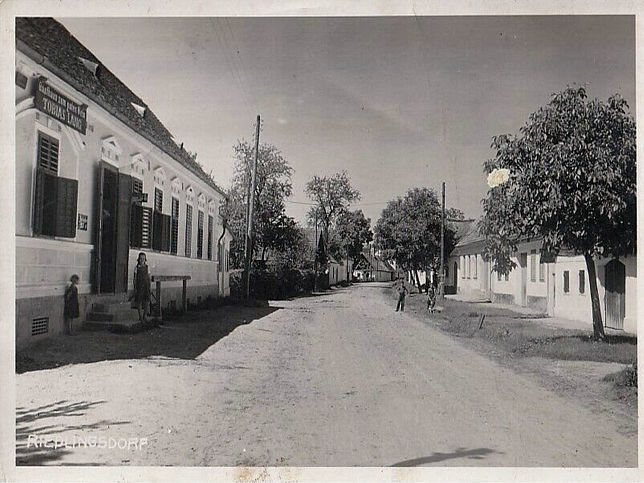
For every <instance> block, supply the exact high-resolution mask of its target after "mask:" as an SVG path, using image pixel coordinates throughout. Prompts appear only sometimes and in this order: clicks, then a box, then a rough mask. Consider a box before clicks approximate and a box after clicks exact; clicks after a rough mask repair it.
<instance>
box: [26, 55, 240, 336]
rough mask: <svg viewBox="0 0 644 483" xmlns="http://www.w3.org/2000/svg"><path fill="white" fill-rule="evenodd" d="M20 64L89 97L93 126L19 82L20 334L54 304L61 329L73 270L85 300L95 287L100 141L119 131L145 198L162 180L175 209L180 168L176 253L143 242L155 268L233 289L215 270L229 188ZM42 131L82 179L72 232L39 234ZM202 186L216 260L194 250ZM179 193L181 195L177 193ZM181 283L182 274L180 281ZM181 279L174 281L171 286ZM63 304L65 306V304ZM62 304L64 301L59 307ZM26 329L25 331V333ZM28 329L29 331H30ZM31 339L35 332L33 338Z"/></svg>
mask: <svg viewBox="0 0 644 483" xmlns="http://www.w3.org/2000/svg"><path fill="white" fill-rule="evenodd" d="M16 68H17V69H18V70H20V71H21V72H22V73H24V74H25V75H27V76H32V75H33V74H38V75H44V76H45V77H47V78H48V81H49V83H50V84H51V85H52V86H53V87H54V88H56V89H57V90H59V91H61V92H62V93H63V94H65V95H66V96H68V97H70V98H72V99H75V100H76V101H78V102H82V103H85V104H87V105H88V110H87V124H88V129H87V132H86V134H85V135H82V134H80V133H78V132H76V131H74V130H72V129H71V128H69V127H67V126H65V125H63V124H62V123H59V122H58V121H56V120H53V119H51V118H49V117H48V116H46V115H45V114H43V113H40V112H38V111H37V110H36V109H35V107H34V105H33V98H31V97H30V95H31V93H32V92H33V86H34V82H35V80H34V79H33V78H32V79H31V80H30V81H29V84H28V85H27V88H26V89H21V88H20V87H18V86H16V89H15V92H16V117H15V128H16V165H15V191H16V206H15V216H16V218H15V229H16V298H17V301H16V324H17V330H18V328H19V330H18V332H17V333H19V334H23V333H24V334H27V332H28V331H29V330H28V327H29V326H30V323H31V318H32V316H33V315H34V314H36V316H45V315H47V314H44V312H43V311H45V312H47V311H48V312H49V315H50V316H51V317H50V335H51V333H55V332H56V331H58V330H62V329H61V327H62V325H61V324H62V312H61V313H60V314H59V313H58V312H60V310H59V309H60V307H59V305H60V303H62V302H61V301H60V299H62V294H63V293H64V289H65V287H66V284H67V282H68V280H69V277H70V276H71V275H72V274H73V273H76V274H78V275H79V276H80V284H79V293H80V295H81V299H82V301H81V303H84V302H83V300H85V298H86V297H89V294H90V292H91V283H90V282H91V279H92V274H91V271H92V252H93V249H94V246H93V243H94V233H95V224H96V213H95V210H96V201H95V200H96V197H97V194H96V188H97V185H98V173H99V166H100V162H101V159H102V158H103V157H104V156H103V155H102V153H101V147H102V146H103V142H104V140H105V139H106V138H109V137H112V136H113V137H114V138H115V139H116V142H117V143H118V145H119V147H120V150H121V153H120V154H119V159H118V160H113V162H114V164H115V165H117V167H118V169H119V172H122V173H125V174H129V175H133V176H136V177H138V178H140V179H143V185H144V192H146V193H148V201H147V203H146V205H147V206H153V203H154V188H155V185H156V186H160V187H161V188H162V190H163V213H165V214H168V215H169V214H170V212H171V197H172V196H173V194H172V189H171V180H172V178H173V177H175V176H178V177H179V179H180V180H181V182H182V189H181V190H180V192H179V196H178V197H179V200H180V220H179V234H178V256H174V255H170V254H167V253H155V252H154V251H152V250H145V251H146V253H147V254H148V259H149V263H150V264H151V265H150V266H151V270H153V273H154V271H161V272H170V274H184V273H188V274H190V275H191V276H192V280H191V281H190V282H189V283H188V290H189V293H191V291H192V292H193V293H195V294H197V293H198V294H199V295H198V296H205V295H207V294H210V293H212V295H215V296H216V295H218V293H219V294H221V295H228V294H229V293H230V287H229V273H223V274H221V275H219V276H218V274H217V261H216V257H217V252H216V247H217V240H218V238H219V236H220V234H221V231H222V226H221V223H222V221H221V219H220V217H219V216H218V208H219V206H220V205H221V203H223V202H224V196H223V195H222V194H221V193H219V192H217V191H216V190H214V189H213V188H212V187H210V186H208V185H207V184H206V183H205V182H204V181H203V180H201V179H200V178H198V177H197V176H196V175H194V174H193V173H191V172H190V171H189V170H187V169H186V168H184V167H182V166H181V165H179V164H178V163H177V162H176V161H175V160H173V159H172V158H170V156H168V155H167V154H165V153H164V152H162V151H161V150H160V149H159V148H157V147H156V146H154V145H153V144H152V143H150V142H149V141H148V140H146V139H145V138H143V137H142V136H141V135H139V134H138V133H136V132H134V131H132V130H131V129H130V128H129V127H127V126H125V125H124V124H123V123H121V122H120V121H118V120H117V119H116V118H114V117H112V116H111V115H110V114H109V113H107V112H106V111H104V110H103V109H102V108H101V107H100V106H98V105H97V104H95V103H94V102H93V101H92V100H90V99H89V98H87V97H85V96H84V95H83V94H81V93H79V92H76V91H75V90H74V89H72V88H71V87H69V86H68V85H67V84H65V83H64V82H63V81H62V80H60V79H58V78H57V76H55V75H54V74H52V73H51V72H49V71H47V70H46V69H44V68H43V67H42V66H40V65H38V64H36V63H34V62H33V61H32V60H31V59H29V58H28V57H26V56H25V55H24V54H22V53H21V52H16ZM38 131H42V132H44V133H46V134H49V135H51V136H53V137H55V138H57V139H58V140H59V153H60V155H59V175H60V176H62V177H66V178H72V179H76V180H78V203H77V212H78V213H82V214H85V215H87V217H88V226H87V230H86V231H81V230H79V229H77V231H76V236H75V238H53V237H34V236H33V229H32V213H33V199H34V193H33V192H34V184H35V171H36V164H37V153H36V150H37V136H38ZM137 154H140V155H142V156H143V158H144V160H145V169H144V170H143V172H142V173H139V172H136V170H135V169H134V168H133V165H132V160H133V156H135V155H137ZM158 167H163V169H164V170H165V173H166V176H165V179H164V180H159V181H157V182H155V180H154V172H155V169H156V168H158ZM187 186H192V188H193V189H194V192H195V193H194V202H193V224H192V226H193V235H192V244H193V245H192V257H193V258H191V259H187V258H185V257H184V256H181V255H183V254H184V253H185V250H184V239H185V206H186V194H185V188H186V187H187ZM200 193H203V194H204V195H205V196H206V201H208V199H212V200H214V202H215V204H214V207H213V208H214V209H213V217H214V222H215V223H214V230H213V243H212V246H213V259H214V260H213V261H208V260H196V259H195V257H196V254H197V221H198V211H199V206H198V201H197V200H198V196H199V194H200ZM175 196H176V195H175ZM203 211H204V215H205V216H204V244H203V247H204V249H203V258H206V257H207V220H208V212H209V210H208V205H207V204H206V206H205V207H204V209H203ZM223 243H224V246H225V248H226V250H229V246H230V236H229V235H227V236H226V237H225V238H224V242H223ZM138 251H139V250H137V249H134V250H130V255H129V277H128V281H129V285H130V289H131V284H132V274H133V269H134V265H135V258H136V254H138ZM179 287H180V282H179ZM171 289H172V290H174V289H176V287H174V286H172V285H169V286H168V290H171ZM61 307H62V306H61ZM61 310H62V309H61ZM24 334H23V336H24ZM27 335H28V336H29V337H30V334H27ZM30 340H31V339H30Z"/></svg>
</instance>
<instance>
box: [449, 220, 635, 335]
mask: <svg viewBox="0 0 644 483" xmlns="http://www.w3.org/2000/svg"><path fill="white" fill-rule="evenodd" d="M511 260H512V261H513V262H514V264H515V267H514V268H513V269H512V270H511V271H510V272H509V273H507V274H504V275H501V274H499V273H497V272H494V271H492V270H491V263H490V262H488V261H486V260H485V237H484V236H483V235H481V234H480V233H479V231H478V229H477V228H476V224H473V226H472V228H471V230H470V231H469V232H468V233H467V234H466V235H465V236H464V237H463V238H462V239H461V240H460V241H459V242H458V243H457V244H456V247H455V249H454V250H453V251H452V253H451V254H450V257H449V259H448V266H449V267H451V268H452V273H451V277H450V276H448V277H447V284H448V285H450V287H451V289H452V292H453V293H458V294H460V295H461V296H463V297H466V298H471V299H473V300H480V299H482V298H486V299H489V300H491V301H492V302H498V303H504V304H514V305H519V306H522V307H529V308H532V309H534V310H535V311H537V312H540V313H544V314H548V315H550V316H552V317H562V318H566V319H572V320H581V321H585V322H587V323H588V324H589V326H590V327H592V309H591V302H590V285H589V279H588V271H587V267H586V262H585V260H584V257H583V256H582V255H576V254H574V253H572V252H571V251H567V250H561V251H560V252H559V253H558V254H557V256H556V257H554V258H551V259H548V258H547V257H544V256H542V254H541V240H524V241H522V242H520V243H519V244H518V245H517V251H516V252H515V254H514V255H513V256H512V257H511ZM595 266H596V272H597V286H598V291H599V299H600V305H601V311H602V317H603V320H604V325H605V327H608V328H612V329H622V330H625V331H627V332H632V333H635V332H636V331H637V257H636V256H635V255H629V256H624V257H620V258H619V259H617V258H606V257H597V258H596V259H595Z"/></svg>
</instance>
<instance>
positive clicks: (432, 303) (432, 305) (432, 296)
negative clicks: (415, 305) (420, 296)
mask: <svg viewBox="0 0 644 483" xmlns="http://www.w3.org/2000/svg"><path fill="white" fill-rule="evenodd" d="M435 309H436V288H435V287H434V284H433V283H430V284H429V288H428V289H427V310H429V312H430V313H434V310H435Z"/></svg>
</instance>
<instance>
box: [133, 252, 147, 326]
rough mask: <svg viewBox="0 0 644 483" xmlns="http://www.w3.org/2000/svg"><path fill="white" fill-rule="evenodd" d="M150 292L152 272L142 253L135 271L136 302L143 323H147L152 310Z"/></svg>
mask: <svg viewBox="0 0 644 483" xmlns="http://www.w3.org/2000/svg"><path fill="white" fill-rule="evenodd" d="M150 291H151V289H150V272H149V271H148V264H147V261H146V256H145V253H143V252H141V253H139V258H138V259H137V261H136V268H135V269H134V301H135V302H136V309H137V310H138V311H139V320H140V321H141V322H147V314H148V311H149V309H150Z"/></svg>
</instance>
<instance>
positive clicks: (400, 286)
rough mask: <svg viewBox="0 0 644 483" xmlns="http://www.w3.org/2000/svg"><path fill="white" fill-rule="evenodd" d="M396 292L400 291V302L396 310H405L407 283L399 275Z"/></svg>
mask: <svg viewBox="0 0 644 483" xmlns="http://www.w3.org/2000/svg"><path fill="white" fill-rule="evenodd" d="M395 287H396V292H397V293H398V304H397V305H396V312H398V310H400V311H401V312H404V311H405V296H406V295H407V292H408V290H407V286H406V285H405V280H404V279H403V278H402V277H398V280H397V281H396V285H395Z"/></svg>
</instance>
